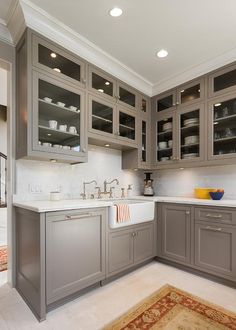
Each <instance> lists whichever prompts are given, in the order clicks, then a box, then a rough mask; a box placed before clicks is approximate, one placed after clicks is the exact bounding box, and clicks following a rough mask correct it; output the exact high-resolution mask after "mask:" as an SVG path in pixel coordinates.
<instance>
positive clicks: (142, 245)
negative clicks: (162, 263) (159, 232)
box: [134, 224, 154, 263]
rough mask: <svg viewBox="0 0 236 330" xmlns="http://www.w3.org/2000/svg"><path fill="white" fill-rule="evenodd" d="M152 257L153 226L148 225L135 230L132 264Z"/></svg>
mask: <svg viewBox="0 0 236 330" xmlns="http://www.w3.org/2000/svg"><path fill="white" fill-rule="evenodd" d="M153 256H154V226H153V224H150V225H148V226H143V227H142V228H138V229H136V230H135V236H134V262H135V263H138V262H141V261H144V260H146V259H148V258H151V257H153Z"/></svg>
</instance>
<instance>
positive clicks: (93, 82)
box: [89, 66, 116, 99]
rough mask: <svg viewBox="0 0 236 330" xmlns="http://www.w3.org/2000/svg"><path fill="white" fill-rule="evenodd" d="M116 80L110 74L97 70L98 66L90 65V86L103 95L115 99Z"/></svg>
mask: <svg viewBox="0 0 236 330" xmlns="http://www.w3.org/2000/svg"><path fill="white" fill-rule="evenodd" d="M115 87H116V83H115V80H114V79H112V78H111V77H110V76H109V75H107V74H105V73H103V72H101V71H99V70H97V69H96V68H94V67H92V66H90V67H89V88H90V89H91V90H92V91H93V92H95V93H97V94H99V95H100V96H103V97H108V98H114V99H115Z"/></svg>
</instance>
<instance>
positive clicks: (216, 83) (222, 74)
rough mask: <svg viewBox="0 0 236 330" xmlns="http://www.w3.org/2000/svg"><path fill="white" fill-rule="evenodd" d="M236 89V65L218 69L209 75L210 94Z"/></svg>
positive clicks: (215, 94) (214, 94)
mask: <svg viewBox="0 0 236 330" xmlns="http://www.w3.org/2000/svg"><path fill="white" fill-rule="evenodd" d="M235 89H236V65H232V66H229V67H227V68H224V69H222V70H217V71H216V72H214V73H213V74H211V75H210V76H209V96H217V95H220V94H223V93H228V92H232V91H234V90H235Z"/></svg>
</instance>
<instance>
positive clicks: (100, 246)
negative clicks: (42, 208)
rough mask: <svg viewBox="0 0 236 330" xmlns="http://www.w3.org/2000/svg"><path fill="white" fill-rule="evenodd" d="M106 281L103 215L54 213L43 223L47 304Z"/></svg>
mask: <svg viewBox="0 0 236 330" xmlns="http://www.w3.org/2000/svg"><path fill="white" fill-rule="evenodd" d="M104 278H105V213H104V212H102V211H92V209H91V211H86V212H81V211H77V212H76V211H72V212H66V213H64V214H63V212H58V213H54V215H50V214H49V216H47V221H46V302H47V304H50V303H53V302H55V301H56V300H59V299H62V298H64V297H66V296H68V295H70V294H72V293H75V292H77V291H79V290H81V289H83V288H85V287H88V286H90V285H92V284H94V283H96V282H99V281H100V280H102V279H104Z"/></svg>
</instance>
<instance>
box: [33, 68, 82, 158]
mask: <svg viewBox="0 0 236 330" xmlns="http://www.w3.org/2000/svg"><path fill="white" fill-rule="evenodd" d="M84 120H85V118H84V92H83V90H79V89H75V88H73V87H71V86H70V85H67V86H66V85H65V84H63V83H61V82H60V81H55V79H52V78H49V77H47V76H46V75H43V74H40V73H38V72H33V130H32V131H33V150H34V151H39V152H42V153H43V152H44V153H46V152H48V153H50V157H51V158H54V157H55V158H56V159H68V160H71V159H74V160H75V161H76V160H77V159H78V157H81V156H85V155H86V140H85V135H86V133H85V132H84Z"/></svg>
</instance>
